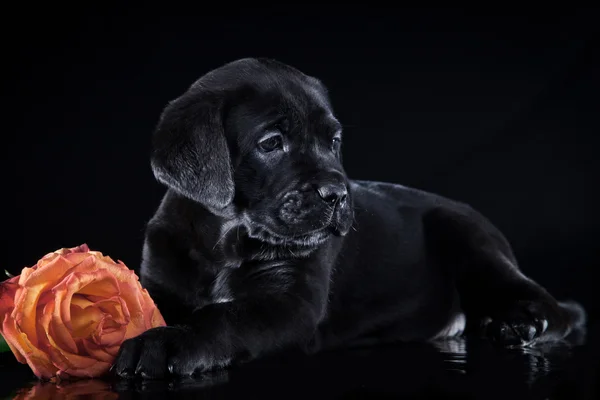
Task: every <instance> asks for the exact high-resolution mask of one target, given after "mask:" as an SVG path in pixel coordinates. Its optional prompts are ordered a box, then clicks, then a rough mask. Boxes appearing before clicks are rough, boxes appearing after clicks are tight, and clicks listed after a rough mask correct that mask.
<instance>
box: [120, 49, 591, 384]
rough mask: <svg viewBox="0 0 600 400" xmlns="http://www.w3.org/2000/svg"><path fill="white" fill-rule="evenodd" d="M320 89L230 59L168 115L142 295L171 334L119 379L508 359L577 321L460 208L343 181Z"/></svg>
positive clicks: (145, 338)
mask: <svg viewBox="0 0 600 400" xmlns="http://www.w3.org/2000/svg"><path fill="white" fill-rule="evenodd" d="M341 140H342V129H341V125H340V123H339V122H338V121H337V119H336V118H335V116H334V113H333V111H332V107H331V105H330V102H329V99H328V97H327V93H326V89H325V88H324V86H323V85H322V84H321V83H320V82H319V80H317V79H315V78H312V77H309V76H306V75H304V74H303V73H301V72H300V71H298V70H296V69H294V68H292V67H290V66H287V65H284V64H281V63H279V62H276V61H273V60H265V59H242V60H238V61H235V62H233V63H229V64H227V65H224V66H222V67H220V68H218V69H216V70H214V71H212V72H210V73H208V74H206V75H205V76H203V77H202V78H200V79H199V80H198V81H197V82H195V83H194V84H193V85H192V86H191V87H190V88H189V90H188V91H187V92H185V93H184V94H183V95H182V96H181V97H179V98H177V99H176V100H174V101H172V102H171V103H170V104H169V105H168V106H167V107H166V109H165V110H164V112H163V114H162V117H161V119H160V122H159V124H158V127H157V129H156V131H155V134H154V138H153V145H154V150H153V154H152V159H151V165H152V168H153V171H154V173H155V176H156V178H157V179H158V180H159V181H160V182H162V183H163V184H165V185H166V186H167V187H168V188H169V189H168V191H167V193H166V195H165V197H164V199H163V201H162V203H161V205H160V207H159V208H158V210H157V212H156V214H155V215H154V217H153V218H152V220H151V221H150V222H149V224H148V226H147V232H146V242H145V245H144V251H143V261H142V266H141V271H140V274H141V280H142V284H143V285H144V287H146V288H148V290H149V292H150V294H151V296H152V297H153V298H154V299H155V301H156V303H157V305H158V307H159V308H160V310H161V311H162V313H163V315H164V317H165V320H166V321H167V323H168V324H169V327H164V328H155V329H151V330H149V331H147V332H145V333H144V334H142V335H140V336H138V337H136V338H133V339H130V340H128V341H126V342H125V343H124V344H123V345H122V347H121V351H120V353H119V355H118V357H117V360H116V362H115V365H114V366H113V370H114V372H115V373H116V374H117V375H119V376H122V377H126V376H141V377H144V378H161V377H165V376H167V375H169V374H171V375H189V374H192V373H194V372H202V371H207V370H210V369H213V368H216V367H222V366H227V365H230V364H234V363H239V362H245V361H249V360H252V359H256V358H258V357H261V356H263V355H266V354H270V353H273V352H276V351H282V350H287V349H289V350H292V349H296V350H302V351H305V352H307V353H314V352H318V351H322V350H327V349H334V348H340V347H348V346H356V345H370V344H377V343H383V342H394V341H429V340H436V339H443V338H447V337H451V336H455V335H461V334H464V333H466V332H467V331H468V330H469V329H470V328H473V329H474V331H476V332H482V333H483V334H484V335H486V336H487V337H489V338H491V339H492V340H494V341H496V342H498V343H500V344H502V345H510V346H514V345H517V346H529V345H533V344H535V343H537V342H541V341H550V340H560V339H562V338H563V337H565V336H566V335H567V334H569V332H571V331H572V330H573V329H574V328H575V327H576V326H578V325H580V324H582V323H583V322H584V321H583V319H584V315H585V314H584V311H583V309H581V307H580V306H578V305H577V304H576V303H558V302H557V301H556V300H555V299H554V298H553V297H552V296H551V295H550V294H549V293H548V292H547V291H546V290H544V289H543V288H542V287H540V286H539V285H538V284H536V283H535V282H533V281H532V280H530V279H528V278H527V277H526V276H525V275H523V273H521V272H520V271H519V269H518V267H517V261H516V260H515V257H514V256H513V253H512V251H511V248H510V245H509V243H508V242H507V240H506V239H505V238H504V236H503V235H502V233H501V232H499V231H498V229H496V228H495V227H494V226H493V225H492V224H491V223H490V222H489V221H488V220H487V219H485V218H484V217H483V216H482V215H480V214H479V213H477V211H475V210H473V209H472V208H470V207H469V206H468V205H465V204H462V203H460V202H456V201H452V200H449V199H446V198H443V197H440V196H437V195H434V194H430V193H426V192H423V191H419V190H415V189H411V188H407V187H404V186H400V185H395V184H390V183H379V182H365V181H353V180H349V179H348V178H347V177H346V175H345V173H344V169H343V167H342V162H341V154H340V144H341Z"/></svg>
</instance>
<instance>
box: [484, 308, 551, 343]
mask: <svg viewBox="0 0 600 400" xmlns="http://www.w3.org/2000/svg"><path fill="white" fill-rule="evenodd" d="M556 313H557V311H556V310H555V309H554V308H553V307H551V306H550V305H548V304H546V303H545V302H543V301H516V302H513V303H509V304H507V305H505V306H504V307H502V309H501V310H499V311H497V312H495V313H493V314H492V315H491V316H490V317H489V318H486V319H485V320H484V321H482V325H483V326H482V327H483V332H484V335H485V336H487V337H488V338H489V339H491V340H493V341H494V342H496V343H498V344H500V345H503V346H508V347H516V346H518V347H525V346H530V345H532V344H534V343H535V342H537V341H538V340H540V338H542V337H544V335H545V334H546V333H547V331H548V327H549V326H550V324H551V323H552V322H553V321H556V320H557V319H558V318H559V316H558V315H556Z"/></svg>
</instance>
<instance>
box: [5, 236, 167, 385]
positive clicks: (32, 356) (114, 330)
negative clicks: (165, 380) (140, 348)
mask: <svg viewBox="0 0 600 400" xmlns="http://www.w3.org/2000/svg"><path fill="white" fill-rule="evenodd" d="M0 322H1V323H2V326H1V327H0V333H1V334H2V336H3V337H4V339H5V340H6V343H7V344H8V346H9V347H10V349H11V350H12V352H13V354H14V355H15V357H16V358H17V360H18V361H19V362H21V363H27V364H28V365H29V366H30V367H31V369H32V371H33V373H34V374H35V375H36V376H37V377H38V378H40V379H50V378H54V377H58V378H67V377H70V376H73V377H98V376H100V375H102V374H104V373H106V372H107V371H108V370H109V368H110V367H111V365H112V363H113V361H114V359H115V357H116V355H117V352H118V351H119V347H120V345H121V343H122V342H123V341H124V340H126V339H129V338H131V337H134V336H137V335H139V334H141V333H143V332H144V331H146V330H148V329H150V328H154V327H157V326H164V325H165V321H164V319H163V317H162V315H161V314H160V311H159V310H158V308H157V307H156V305H155V304H154V301H153V300H152V299H151V298H150V295H149V294H148V291H147V290H146V289H143V288H142V286H141V284H140V282H139V280H138V277H137V275H136V274H135V273H134V271H132V270H130V269H129V268H127V266H125V264H123V263H122V262H121V261H118V262H114V261H113V260H112V259H111V258H110V257H108V256H104V255H103V254H102V253H100V252H98V251H90V249H89V248H88V246H87V245H85V244H84V245H81V246H78V247H74V248H64V249H60V250H57V251H55V252H52V253H49V254H47V255H46V256H44V257H43V258H42V259H40V260H39V261H38V262H37V264H36V265H34V266H33V267H31V268H23V270H22V271H21V275H20V276H15V277H13V278H11V279H8V280H6V281H4V282H2V283H0Z"/></svg>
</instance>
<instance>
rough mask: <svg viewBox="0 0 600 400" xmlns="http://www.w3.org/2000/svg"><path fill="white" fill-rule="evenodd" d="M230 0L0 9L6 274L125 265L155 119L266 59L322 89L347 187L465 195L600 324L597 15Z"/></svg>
mask: <svg viewBox="0 0 600 400" xmlns="http://www.w3.org/2000/svg"><path fill="white" fill-rule="evenodd" d="M225 6H227V9H225V8H222V9H220V10H219V12H217V10H213V11H210V10H208V9H207V8H206V5H204V6H202V9H201V8H200V7H198V8H199V9H198V10H197V11H194V10H192V9H190V10H180V13H179V14H180V15H178V16H175V15H171V16H167V14H168V13H167V12H166V11H161V12H159V13H156V14H154V15H150V14H151V13H150V10H148V9H140V10H114V11H112V12H109V11H108V10H100V9H98V10H92V11H90V10H86V11H85V12H84V11H83V10H76V9H62V10H61V9H57V8H53V9H48V10H41V9H35V13H34V12H33V11H34V9H33V8H32V10H21V11H18V12H17V11H12V12H7V13H5V15H4V19H5V23H4V25H3V28H2V30H3V32H2V37H3V39H2V41H3V51H2V53H3V57H2V58H3V59H4V61H3V64H4V66H5V67H8V72H6V70H5V73H4V74H3V75H4V78H5V79H4V80H5V82H4V83H5V89H4V90H3V97H4V98H5V102H4V103H5V105H4V106H3V111H4V116H3V124H2V132H3V140H2V150H3V151H2V154H3V157H2V158H3V159H2V162H3V164H4V166H3V169H2V171H3V172H4V174H3V178H4V179H3V184H4V185H3V186H4V189H3V193H2V198H3V199H4V200H7V201H8V203H6V202H5V205H4V210H5V216H4V218H3V228H4V229H3V230H4V232H5V233H6V236H5V237H4V240H3V241H2V243H3V244H2V246H3V255H2V267H4V268H6V269H7V270H8V271H10V272H12V273H19V271H20V269H21V268H22V267H24V266H29V265H32V264H34V263H35V262H36V261H37V260H38V258H40V257H41V256H43V255H44V254H46V253H47V252H50V251H53V250H55V249H58V248H61V247H71V246H76V245H79V244H81V243H84V242H85V243H87V244H88V245H89V246H90V247H91V248H92V249H94V250H100V251H102V252H104V253H105V254H108V255H110V256H111V257H113V258H115V259H121V260H123V261H124V262H125V263H126V264H127V265H128V266H129V267H131V268H135V267H137V264H138V262H139V258H140V252H141V245H142V239H143V229H144V224H145V222H146V221H147V220H148V219H149V218H150V217H151V216H152V213H153V212H154V210H155V208H156V207H157V205H158V203H159V201H160V199H161V196H162V194H163V193H164V190H165V189H164V188H163V187H162V186H160V185H159V184H158V183H156V182H155V180H154V178H153V176H152V173H151V170H150V167H149V162H148V155H149V150H150V147H149V146H150V135H151V132H152V129H153V128H154V126H155V124H156V122H157V119H158V116H159V114H160V112H161V110H162V108H163V107H164V106H165V105H166V103H167V102H168V101H169V100H171V99H173V98H175V97H177V96H178V95H179V94H181V93H182V92H183V91H184V90H186V88H187V87H188V86H189V85H190V84H191V83H192V82H193V81H194V80H196V79H197V78H198V77H199V76H200V75H202V74H204V73H206V72H208V71H209V70H211V69H213V68H216V67H218V66H220V65H222V64H224V63H226V62H229V61H233V60H235V59H237V58H241V57H251V56H261V57H272V58H276V59H278V60H280V61H283V62H286V63H289V64H291V65H293V66H295V67H297V68H299V69H301V70H302V71H304V72H305V73H308V74H311V75H314V76H316V77H318V78H320V79H321V80H322V81H323V82H324V83H325V84H326V85H327V86H328V87H329V89H330V93H331V98H332V101H333V105H334V108H335V110H336V113H337V116H338V118H339V119H340V120H341V122H342V123H343V124H344V126H345V137H344V145H343V154H344V161H345V166H346V170H347V172H348V173H349V175H350V176H351V177H353V178H359V179H370V180H384V181H393V182H398V183H402V184H405V185H409V186H415V187H418V188H421V189H425V190H429V191H434V192H438V193H440V194H443V195H446V196H450V197H453V198H456V199H460V200H463V201H466V202H468V203H470V204H471V205H473V206H474V207H476V208H477V209H479V210H480V211H482V212H483V213H484V214H486V215H487V216H488V217H489V218H490V219H491V220H492V221H493V222H494V223H495V224H496V225H498V226H499V227H500V228H501V229H502V230H503V231H504V232H505V234H506V236H507V237H508V238H509V240H510V242H511V243H512V244H513V246H514V248H515V251H516V254H517V257H518V258H519V259H520V262H521V267H522V269H523V270H524V271H525V273H526V274H528V275H529V276H531V277H532V278H534V279H536V280H537V281H539V282H541V283H542V284H543V285H544V286H546V287H547V288H548V289H549V290H550V291H551V292H552V293H553V294H555V295H556V297H558V298H559V299H562V298H574V299H576V300H579V301H581V302H582V303H583V304H584V305H585V306H586V308H587V309H588V312H589V313H590V316H591V317H592V318H596V317H597V316H598V313H599V309H598V304H600V302H598V296H597V295H596V292H597V289H596V288H595V286H597V285H598V281H597V280H595V279H594V272H595V270H596V269H597V268H598V266H599V258H600V257H599V255H600V254H599V253H600V252H599V251H598V243H597V241H598V233H599V230H600V229H599V223H600V219H599V215H598V214H599V213H598V211H597V210H598V207H597V204H598V202H599V197H598V195H597V194H596V189H597V188H596V187H595V186H596V184H597V183H598V182H599V179H598V173H597V170H598V166H599V165H598V164H599V161H598V156H597V152H598V146H597V143H598V139H597V136H598V133H599V132H600V123H599V121H598V120H599V117H598V111H599V110H600V102H599V94H600V79H599V76H600V75H599V71H600V58H599V57H598V49H599V48H600V47H599V41H598V31H597V27H598V25H599V24H598V15H599V14H598V12H597V10H595V9H593V8H587V9H585V8H584V9H566V8H561V9H554V10H548V9H545V10H540V9H538V10H536V11H535V12H530V13H527V12H525V11H521V12H514V11H513V12H511V11H507V10H495V11H492V10H489V11H485V10H483V9H481V10H473V9H437V10H427V9H414V8H411V9H407V8H404V9H403V8H375V7H372V8H365V7H364V6H348V5H343V6H342V5H340V6H324V5H320V6H316V5H313V6H310V5H303V6H286V7H284V6H281V5H280V6H278V7H275V6H273V7H266V6H265V7H264V8H260V7H253V8H250V7H248V6H245V7H242V6H234V5H233V4H231V5H225ZM32 7H33V6H32ZM154 11H160V10H154Z"/></svg>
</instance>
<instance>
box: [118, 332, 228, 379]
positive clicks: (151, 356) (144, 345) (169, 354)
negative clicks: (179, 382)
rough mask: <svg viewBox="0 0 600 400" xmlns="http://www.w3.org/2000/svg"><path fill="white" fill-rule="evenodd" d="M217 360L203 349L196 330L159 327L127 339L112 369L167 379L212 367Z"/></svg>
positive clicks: (125, 374) (122, 373)
mask: <svg viewBox="0 0 600 400" xmlns="http://www.w3.org/2000/svg"><path fill="white" fill-rule="evenodd" d="M215 361H216V360H214V359H212V358H209V357H206V355H205V354H203V353H202V352H200V351H199V346H198V343H196V341H195V340H194V337H193V333H191V332H189V331H186V330H184V329H181V328H176V327H158V328H153V329H150V330H148V331H146V332H144V333H142V334H141V335H139V336H137V337H134V338H131V339H129V340H126V341H125V342H123V344H122V345H121V349H120V350H119V354H118V355H117V359H116V360H115V362H114V364H113V367H112V371H113V373H115V374H116V375H117V376H119V377H121V378H133V377H140V378H144V379H163V378H165V377H167V376H189V375H192V374H193V373H194V372H195V371H197V370H200V371H205V370H209V369H211V368H212V367H214V366H216V365H217V364H218V363H216V362H215Z"/></svg>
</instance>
